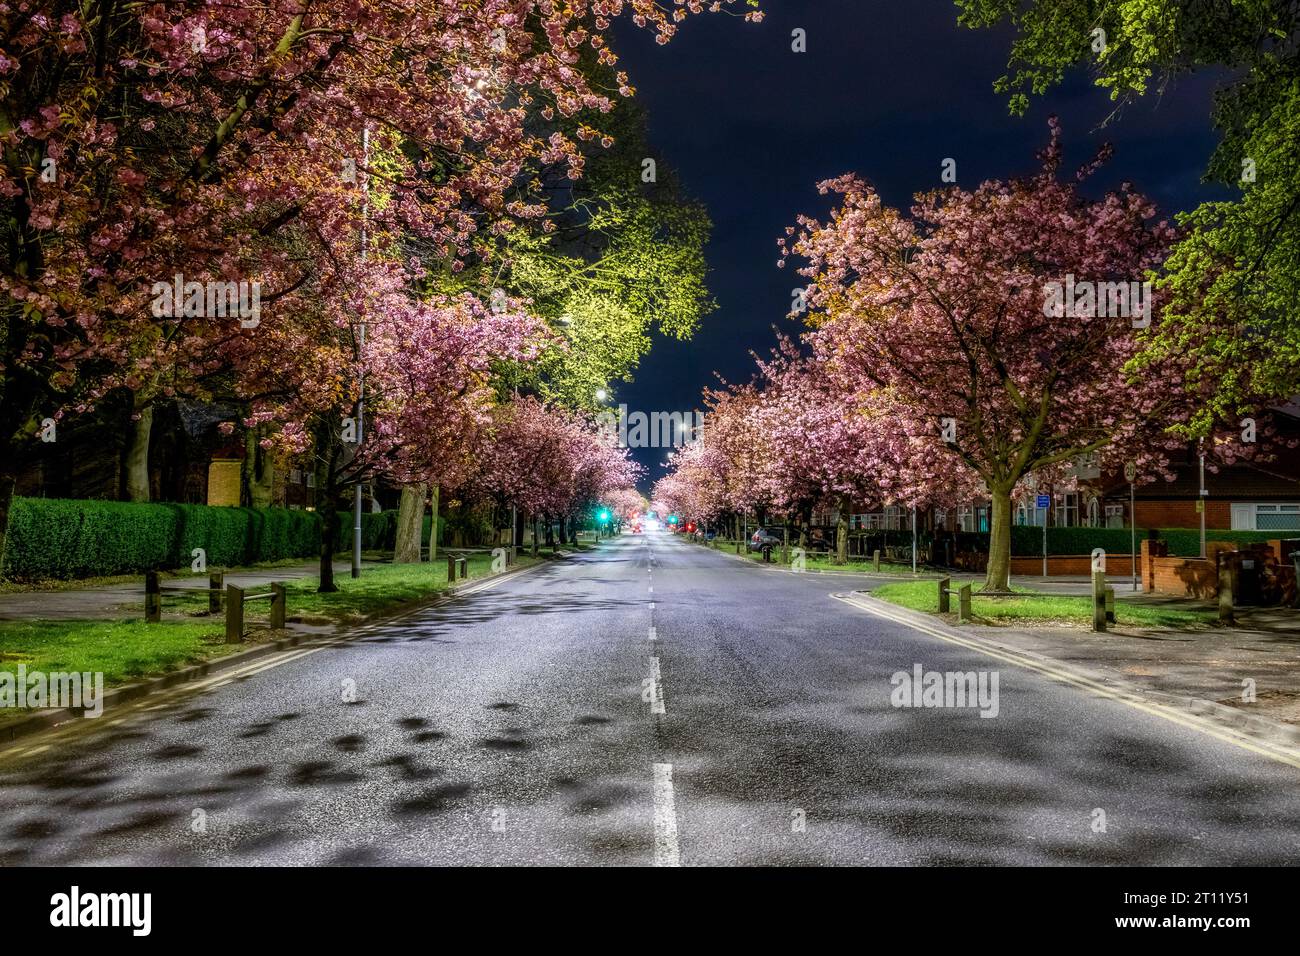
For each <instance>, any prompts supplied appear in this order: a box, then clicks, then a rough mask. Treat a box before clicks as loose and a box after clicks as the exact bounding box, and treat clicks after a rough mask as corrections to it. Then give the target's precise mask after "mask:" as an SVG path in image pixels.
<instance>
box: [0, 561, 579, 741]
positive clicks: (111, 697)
mask: <svg viewBox="0 0 1300 956" xmlns="http://www.w3.org/2000/svg"><path fill="white" fill-rule="evenodd" d="M564 557H568V555H564ZM545 566H546V565H545V563H544V562H539V563H538V564H532V565H529V566H528V567H525V568H515V569H514V570H511V571H503V572H502V573H500V574H494V575H491V576H489V577H486V578H478V579H477V580H467V581H466V582H465V583H464V584H456V585H453V586H452V587H450V588H446V589H444V590H442V591H439V592H438V593H437V594H435V595H433V596H431V597H430V598H428V599H427V600H421V601H418V602H415V603H409V604H405V605H402V606H401V607H398V608H390V609H388V610H385V611H378V612H376V613H374V614H371V615H368V616H367V617H366V618H365V619H364V621H363V622H362V623H360V624H357V625H354V626H352V627H351V628H350V630H349V632H348V633H347V634H343V635H337V634H329V635H324V634H317V633H311V632H301V633H297V634H289V635H287V636H285V637H281V638H277V639H276V640H274V641H269V642H267V643H265V644H259V645H257V646H256V647H249V648H245V649H244V650H241V651H236V652H235V653H233V654H227V655H226V656H224V657H217V658H213V659H212V660H210V661H204V662H203V663H202V664H192V665H190V666H189V667H183V668H181V669H180V670H176V671H172V672H171V673H169V674H163V675H162V676H160V677H154V678H150V679H149V680H143V681H138V682H136V683H134V684H123V685H122V686H121V687H114V688H112V689H111V690H106V691H105V692H104V699H103V705H104V709H105V710H108V709H109V707H111V706H113V705H115V704H125V703H128V702H130V701H133V700H138V699H140V698H141V697H147V696H148V695H150V694H153V693H156V692H157V691H160V690H167V689H168V688H171V687H176V686H178V685H180V684H186V683H189V682H190V681H195V680H199V679H200V678H204V677H212V676H215V675H217V674H220V673H222V672H223V671H227V670H232V669H233V668H236V667H242V666H243V665H244V664H248V663H251V662H252V661H255V660H258V659H259V658H263V657H270V656H272V655H275V654H282V653H285V652H287V651H291V650H293V649H294V648H297V647H300V646H302V645H306V644H315V643H336V642H346V641H349V640H352V639H353V638H355V637H357V636H360V635H362V634H365V633H366V632H368V631H370V630H373V629H374V628H375V627H377V626H379V625H381V624H388V623H392V622H393V621H396V620H400V619H401V618H403V617H406V616H408V615H411V614H415V613H417V612H419V611H423V610H425V609H426V608H430V607H434V606H436V605H438V604H442V603H443V602H445V601H450V600H453V599H454V598H456V597H459V596H461V595H463V594H466V593H469V594H473V593H474V591H473V590H472V589H473V588H474V587H475V586H476V585H482V584H485V583H487V582H489V581H491V582H493V583H495V582H499V581H504V580H506V579H507V578H514V577H519V576H521V575H524V574H527V573H528V572H530V571H535V570H537V569H538V568H543V567H545ZM80 719H82V712H81V711H80V710H76V709H72V708H65V709H62V710H47V711H42V712H40V713H37V714H32V715H31V716H29V717H24V718H22V719H21V720H15V721H11V722H10V723H8V724H5V725H2V726H0V751H3V750H4V749H6V748H7V747H9V746H10V745H12V744H13V743H14V742H15V741H18V740H20V739H22V738H24V737H28V736H31V735H32V734H35V733H39V732H40V731H42V730H45V729H47V728H51V727H54V726H57V725H59V724H62V723H66V722H67V721H70V720H80Z"/></svg>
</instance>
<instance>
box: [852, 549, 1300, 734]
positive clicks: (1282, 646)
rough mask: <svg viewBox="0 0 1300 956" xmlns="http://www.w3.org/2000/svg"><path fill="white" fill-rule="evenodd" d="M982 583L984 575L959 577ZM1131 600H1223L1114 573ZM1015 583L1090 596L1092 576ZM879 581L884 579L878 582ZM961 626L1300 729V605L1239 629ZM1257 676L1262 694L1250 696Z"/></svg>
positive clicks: (1245, 616) (1199, 604)
mask: <svg viewBox="0 0 1300 956" xmlns="http://www.w3.org/2000/svg"><path fill="white" fill-rule="evenodd" d="M953 579H954V582H956V581H958V580H960V581H961V582H963V583H964V582H966V581H968V580H969V581H982V580H983V577H982V576H977V575H954V576H953ZM1107 580H1108V582H1109V583H1111V584H1113V585H1115V596H1116V598H1117V599H1118V600H1119V601H1121V602H1123V603H1133V604H1146V605H1160V606H1166V607H1179V608H1186V609H1189V610H1214V609H1216V608H1217V605H1215V604H1212V603H1207V602H1204V601H1195V600H1190V599H1187V598H1180V597H1174V596H1171V595H1165V594H1145V593H1142V592H1138V593H1136V594H1134V593H1133V592H1132V591H1131V590H1128V589H1127V588H1126V587H1124V586H1123V585H1124V584H1125V583H1128V584H1129V585H1130V586H1131V579H1129V580H1128V582H1125V581H1124V580H1123V579H1118V580H1117V579H1116V577H1115V576H1114V575H1111V576H1108V578H1107ZM1012 583H1013V584H1015V585H1024V586H1027V587H1034V588H1035V589H1037V590H1040V591H1045V592H1050V593H1056V594H1083V595H1086V594H1090V593H1091V582H1089V581H1088V580H1087V579H1086V578H1068V577H1059V578H1052V579H1050V580H1048V581H1046V582H1044V581H1043V579H1042V578H1028V577H1015V578H1013V579H1012ZM873 585H874V586H879V585H876V584H875V582H873ZM960 630H962V631H964V632H969V633H971V634H972V635H977V636H979V637H980V638H984V639H988V640H992V641H998V642H1000V643H1002V644H1005V645H1007V646H1008V647H1011V648H1015V649H1019V650H1024V651H1030V652H1033V653H1036V654H1041V655H1043V656H1045V657H1050V658H1052V659H1054V660H1058V661H1061V662H1062V663H1066V664H1074V665H1077V666H1079V667H1082V668H1084V669H1087V670H1089V671H1093V672H1099V673H1101V674H1106V675H1109V676H1111V677H1114V678H1116V679H1118V680H1123V681H1125V682H1128V683H1130V684H1135V685H1138V686H1140V687H1142V688H1143V689H1145V690H1147V691H1150V692H1152V693H1154V694H1158V695H1170V696H1174V697H1180V698H1194V699H1198V700H1205V701H1212V702H1214V703H1217V704H1222V705H1224V706H1228V707H1235V708H1239V709H1241V710H1242V711H1243V712H1245V713H1249V714H1253V715H1256V716H1261V717H1267V718H1268V719H1270V720H1275V721H1280V722H1282V723H1285V724H1288V725H1291V726H1294V727H1297V728H1300V610H1296V609H1294V608H1286V607H1260V608H1250V607H1243V608H1238V609H1237V623H1236V626H1234V627H1213V628H1209V629H1200V630H1190V631H1173V630H1158V629H1150V628H1140V627H1124V626H1116V625H1111V627H1110V630H1108V631H1106V632H1105V633H1097V632H1094V631H1092V630H1091V629H1090V628H1088V627H1086V626H1078V627H1044V626H1027V625H1026V626H1020V625H1007V626H993V625H983V624H972V625H962V626H961V627H960ZM1247 680H1249V681H1253V682H1254V685H1253V691H1254V696H1255V700H1254V701H1249V700H1246V699H1244V695H1245V694H1246V693H1247V685H1246V684H1245V683H1244V682H1245V681H1247Z"/></svg>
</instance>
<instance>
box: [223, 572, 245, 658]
mask: <svg viewBox="0 0 1300 956" xmlns="http://www.w3.org/2000/svg"><path fill="white" fill-rule="evenodd" d="M243 640H244V589H243V588H241V587H240V586H239V585H238V584H227V585H226V643H227V644H239V643H241V642H242V641H243Z"/></svg>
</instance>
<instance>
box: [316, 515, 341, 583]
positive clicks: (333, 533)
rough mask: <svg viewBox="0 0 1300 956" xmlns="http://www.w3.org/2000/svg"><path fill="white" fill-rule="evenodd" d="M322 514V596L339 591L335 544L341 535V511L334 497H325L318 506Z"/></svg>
mask: <svg viewBox="0 0 1300 956" xmlns="http://www.w3.org/2000/svg"><path fill="white" fill-rule="evenodd" d="M316 510H317V512H319V514H320V587H318V588H317V589H316V590H317V591H318V592H320V593H321V594H331V593H333V592H334V591H337V590H338V586H337V585H336V584H335V583H334V542H335V540H336V539H337V538H338V535H339V511H338V508H337V507H336V506H335V503H334V496H333V495H326V496H324V497H323V498H322V499H321V500H320V502H319V503H318V504H317V506H316Z"/></svg>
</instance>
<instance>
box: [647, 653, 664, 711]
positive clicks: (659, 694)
mask: <svg viewBox="0 0 1300 956" xmlns="http://www.w3.org/2000/svg"><path fill="white" fill-rule="evenodd" d="M650 680H651V681H652V682H653V683H652V687H651V691H650V693H651V697H650V713H652V714H662V713H664V712H665V711H664V683H663V678H662V677H661V676H660V675H659V658H657V657H652V658H650Z"/></svg>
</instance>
